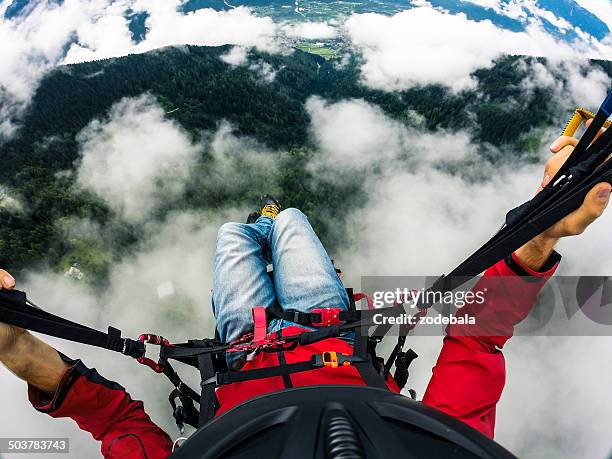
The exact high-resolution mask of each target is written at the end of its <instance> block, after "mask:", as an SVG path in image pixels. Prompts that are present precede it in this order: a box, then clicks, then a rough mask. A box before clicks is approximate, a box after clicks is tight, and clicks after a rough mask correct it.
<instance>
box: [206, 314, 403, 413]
mask: <svg viewBox="0 0 612 459" xmlns="http://www.w3.org/2000/svg"><path fill="white" fill-rule="evenodd" d="M304 331H307V330H305V329H303V328H302V327H296V326H291V327H287V328H284V329H283V336H292V335H297V334H299V333H302V332H304ZM328 351H335V352H338V353H342V354H349V355H350V354H352V353H353V348H352V346H351V345H350V344H349V343H347V342H346V341H344V340H341V339H339V338H328V339H326V340H323V341H319V342H317V343H313V344H308V345H306V346H298V347H296V348H295V349H294V350H291V351H284V352H283V353H282V354H283V355H284V358H285V361H286V363H288V364H291V363H297V362H302V361H304V360H308V359H309V358H310V357H311V356H312V355H315V354H323V353H324V352H328ZM279 363H280V362H279V353H277V352H260V353H258V354H257V355H256V356H255V357H254V358H253V360H251V361H249V362H247V363H246V364H245V366H244V367H243V368H242V370H252V369H256V368H267V367H274V366H277V365H279ZM289 378H290V380H291V384H292V386H293V387H302V386H316V385H324V384H349V385H353V386H366V385H367V384H366V383H365V381H364V380H363V378H362V377H361V375H360V374H359V371H358V370H357V368H355V367H354V366H352V365H345V366H339V367H337V368H331V367H323V368H317V369H315V370H310V371H304V372H300V373H294V374H291V375H290V376H289ZM387 387H388V388H389V390H391V391H393V392H399V391H400V390H399V387H398V386H397V384H396V383H395V381H394V380H393V378H392V377H389V378H387ZM286 388H287V386H286V385H285V383H284V381H283V378H282V377H281V376H273V377H270V378H264V379H255V380H250V381H243V382H237V383H233V384H229V385H226V386H221V387H220V388H218V389H217V398H218V399H219V404H220V407H219V410H218V411H217V413H216V414H217V415H219V414H221V413H224V412H225V411H227V410H229V409H231V408H233V407H234V406H236V405H239V404H240V403H242V402H245V401H247V400H249V399H251V398H253V397H256V396H258V395H263V394H267V393H270V392H277V391H281V390H285V389H286Z"/></svg>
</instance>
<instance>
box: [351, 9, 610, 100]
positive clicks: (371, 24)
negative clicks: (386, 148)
mask: <svg viewBox="0 0 612 459" xmlns="http://www.w3.org/2000/svg"><path fill="white" fill-rule="evenodd" d="M345 27H346V31H347V35H348V37H349V38H350V40H351V42H352V44H353V46H355V48H356V49H358V50H359V51H360V52H361V54H362V55H363V58H364V60H365V62H364V64H363V66H362V68H361V71H362V76H363V80H364V82H365V83H366V84H367V85H368V86H370V87H373V88H378V89H383V90H401V89H406V88H410V87H413V86H417V85H424V84H440V85H443V86H447V87H449V88H452V89H454V90H461V89H466V88H472V87H474V80H473V78H472V77H471V73H472V72H473V71H475V70H476V69H478V68H486V67H491V66H492V65H493V61H494V59H495V58H497V57H499V56H500V55H502V54H525V55H530V56H542V57H548V58H551V59H552V60H557V61H558V60H564V59H576V58H581V59H584V57H586V56H590V57H600V58H604V59H612V51H611V48H610V47H609V46H606V45H605V44H602V43H599V42H597V41H595V40H593V39H591V38H590V37H588V36H586V37H584V39H583V40H581V41H576V42H575V43H574V44H573V45H569V44H567V43H562V42H559V41H558V40H556V39H555V38H553V37H552V36H551V35H549V34H548V33H547V32H545V31H544V29H543V28H542V27H541V26H540V25H539V24H537V23H532V24H530V25H529V26H528V27H527V29H526V31H525V32H511V31H509V30H505V29H501V28H499V27H497V26H495V25H494V24H493V23H492V22H490V21H471V20H469V19H467V17H466V16H465V15H464V14H455V15H453V14H448V13H445V12H442V11H438V10H436V9H433V8H431V7H428V6H423V7H419V8H414V9H410V10H406V11H403V12H401V13H397V14H395V15H394V16H384V15H381V14H374V13H369V14H360V15H353V16H352V17H351V18H349V19H348V21H347V22H346V24H345Z"/></svg>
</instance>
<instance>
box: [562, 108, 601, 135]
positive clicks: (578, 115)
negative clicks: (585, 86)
mask: <svg viewBox="0 0 612 459" xmlns="http://www.w3.org/2000/svg"><path fill="white" fill-rule="evenodd" d="M592 118H595V114H594V113H592V112H590V111H588V110H585V109H584V108H578V109H576V111H575V112H574V116H572V119H571V120H569V123H567V126H566V127H565V129H564V130H563V134H562V135H566V136H568V137H574V134H576V131H577V130H578V128H579V127H580V126H582V123H585V122H586V121H588V120H590V119H592ZM610 126H612V122H610V121H606V122H605V123H604V125H603V127H604V128H606V129H608V128H609V127H610Z"/></svg>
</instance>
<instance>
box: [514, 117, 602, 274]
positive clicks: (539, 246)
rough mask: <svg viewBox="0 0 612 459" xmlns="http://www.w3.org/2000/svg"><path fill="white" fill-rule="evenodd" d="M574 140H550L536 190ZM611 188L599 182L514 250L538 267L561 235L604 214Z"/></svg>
mask: <svg viewBox="0 0 612 459" xmlns="http://www.w3.org/2000/svg"><path fill="white" fill-rule="evenodd" d="M589 125H590V120H589V122H587V127H588V126H589ZM602 132H603V131H602ZM600 134H601V133H600ZM577 144H578V139H576V138H574V137H568V136H562V137H559V138H558V139H557V140H555V141H554V142H553V143H552V145H551V146H550V151H551V153H552V154H553V156H551V157H550V159H549V160H548V161H547V162H546V168H545V169H544V178H543V179H542V183H541V184H540V187H539V188H538V193H539V192H540V191H542V189H543V188H544V187H545V186H546V185H548V184H549V183H550V181H551V180H552V178H553V177H554V176H555V174H556V173H557V172H558V171H559V169H560V168H561V166H562V165H563V163H565V161H566V160H567V158H568V157H569V155H570V154H571V153H572V152H573V151H574V148H575V147H576V145H577ZM611 191H612V186H610V184H608V183H605V182H602V183H598V184H597V185H595V186H594V187H593V188H592V189H591V190H590V191H589V192H588V194H587V195H586V197H585V198H584V201H583V203H582V205H581V206H580V207H579V208H578V209H576V210H575V211H574V212H572V213H571V214H569V215H567V216H566V217H565V218H563V219H562V220H559V221H558V222H557V223H555V224H554V225H553V226H551V227H550V228H548V229H547V230H546V231H544V232H543V233H542V234H540V235H538V236H536V237H535V238H533V239H532V240H531V241H529V242H528V243H527V244H525V245H524V246H523V247H521V248H519V249H518V250H517V251H516V252H515V254H516V255H517V256H518V258H519V259H520V260H521V261H522V262H523V263H525V264H526V265H527V266H528V267H530V268H531V269H534V270H536V271H537V270H539V269H540V268H541V267H542V266H543V265H544V263H545V262H546V260H547V259H548V257H549V256H550V254H551V253H552V251H553V248H554V247H555V244H556V243H557V242H558V241H559V239H560V238H562V237H567V236H575V235H578V234H582V233H583V232H584V230H585V229H586V228H587V227H588V226H589V225H590V224H591V223H593V222H594V221H595V220H597V219H598V218H599V217H600V216H601V215H602V214H603V212H604V210H606V207H607V206H608V202H609V201H610V192H611Z"/></svg>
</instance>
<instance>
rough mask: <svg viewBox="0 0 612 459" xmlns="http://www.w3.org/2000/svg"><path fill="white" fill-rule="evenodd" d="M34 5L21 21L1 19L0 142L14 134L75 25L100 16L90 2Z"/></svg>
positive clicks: (70, 0) (71, 0)
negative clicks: (97, 15) (30, 101)
mask: <svg viewBox="0 0 612 459" xmlns="http://www.w3.org/2000/svg"><path fill="white" fill-rule="evenodd" d="M33 5H34V6H33V7H31V8H30V9H29V13H28V14H27V15H25V16H23V17H19V18H17V19H13V20H10V21H9V20H5V19H4V18H0V62H2V65H0V141H2V140H3V138H7V137H9V136H11V135H12V134H14V132H15V129H16V126H15V124H14V123H15V121H16V120H18V119H19V118H20V117H21V116H22V114H23V111H24V110H25V108H26V106H27V104H28V102H29V100H30V98H31V97H32V95H33V93H34V91H35V90H36V88H37V86H38V82H39V80H40V78H41V76H42V75H43V74H44V72H45V71H46V70H47V69H48V68H49V67H50V66H52V65H54V64H56V63H57V62H58V61H59V60H60V59H61V58H62V56H63V53H64V46H65V44H66V43H67V42H68V41H69V40H70V38H71V36H72V33H73V32H74V30H75V29H76V28H77V26H78V24H79V23H81V22H82V21H85V20H87V18H88V16H89V15H92V14H96V13H99V10H98V9H97V8H96V7H95V5H94V3H93V2H92V3H89V2H88V3H81V2H79V1H75V0H66V1H65V2H62V3H61V4H56V3H55V2H39V3H37V4H33Z"/></svg>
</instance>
